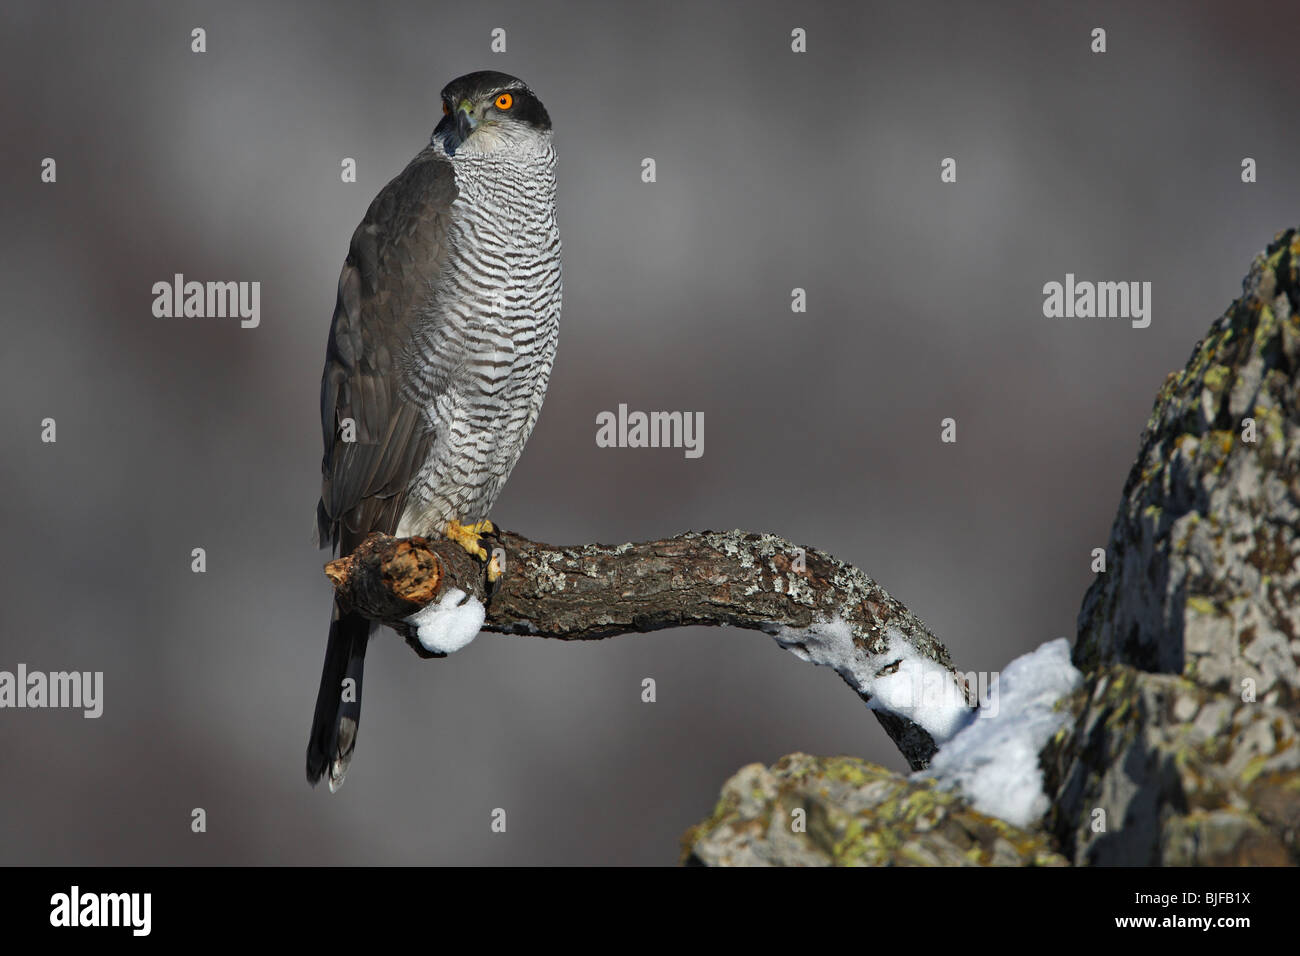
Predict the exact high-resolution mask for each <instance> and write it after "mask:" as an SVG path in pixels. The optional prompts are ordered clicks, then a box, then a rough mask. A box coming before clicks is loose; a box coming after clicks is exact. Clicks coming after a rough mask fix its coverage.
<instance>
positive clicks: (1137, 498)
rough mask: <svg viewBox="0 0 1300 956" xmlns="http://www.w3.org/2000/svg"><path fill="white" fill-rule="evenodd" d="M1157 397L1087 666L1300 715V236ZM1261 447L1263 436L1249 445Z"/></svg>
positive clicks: (1093, 623)
mask: <svg viewBox="0 0 1300 956" xmlns="http://www.w3.org/2000/svg"><path fill="white" fill-rule="evenodd" d="M1242 287H1243V294H1242V296H1241V298H1239V299H1237V300H1236V301H1235V302H1234V303H1233V304H1232V306H1231V307H1230V308H1229V309H1228V311H1227V313H1226V314H1224V315H1223V317H1222V318H1220V319H1218V320H1217V321H1216V322H1215V323H1214V325H1213V326H1212V327H1211V328H1210V331H1209V332H1208V334H1207V335H1206V336H1205V338H1204V339H1203V340H1202V341H1201V342H1199V343H1198V344H1197V346H1196V348H1195V349H1194V350H1193V352H1192V356H1191V359H1190V360H1189V361H1188V363H1187V366H1186V368H1184V369H1183V371H1181V372H1179V373H1176V374H1171V375H1170V376H1169V377H1168V378H1167V379H1166V381H1165V384H1164V387H1163V388H1162V389H1161V390H1160V393H1159V395H1157V397H1156V403H1155V408H1154V410H1153V411H1152V413H1151V417H1150V419H1149V420H1148V422H1147V426H1146V430H1145V432H1144V433H1143V435H1142V440H1141V445H1140V450H1139V453H1138V458H1137V462H1136V463H1135V464H1134V466H1133V469H1132V471H1131V472H1130V473H1129V476H1128V481H1127V482H1126V484H1125V486H1124V494H1123V500H1122V501H1121V503H1120V508H1119V514H1118V515H1117V516H1116V518H1115V522H1114V525H1113V527H1112V529H1111V535H1110V543H1109V545H1108V547H1107V549H1106V550H1107V555H1108V562H1109V567H1108V570H1107V571H1105V572H1104V573H1101V574H1099V575H1098V576H1097V579H1096V581H1095V582H1094V583H1093V585H1092V587H1091V588H1090V589H1089V591H1088V593H1087V595H1086V597H1085V598H1084V602H1083V607H1082V609H1081V610H1080V612H1079V640H1078V643H1077V645H1076V647H1075V663H1076V665H1077V666H1078V667H1079V669H1080V670H1082V671H1083V672H1084V673H1085V674H1087V673H1089V672H1091V671H1094V670H1096V669H1097V668H1098V667H1099V666H1102V665H1105V664H1110V663H1120V664H1129V665H1131V666H1133V667H1136V668H1139V669H1141V670H1145V671H1156V672H1161V673H1166V674H1179V675H1182V676H1184V677H1186V678H1187V679H1188V680H1190V681H1193V682H1195V683H1197V684H1199V685H1200V686H1202V687H1205V688H1207V689H1210V690H1215V691H1220V692H1223V693H1227V694H1230V695H1235V696H1240V695H1241V694H1242V693H1243V692H1246V693H1247V694H1253V695H1254V697H1255V698H1256V699H1257V700H1259V701H1262V702H1264V703H1269V704H1277V705H1280V706H1283V707H1287V708H1289V709H1291V710H1292V712H1293V713H1294V712H1295V711H1296V708H1297V706H1298V705H1300V666H1298V665H1297V659H1298V658H1300V397H1298V392H1300V376H1297V370H1298V369H1300V233H1297V231H1296V230H1294V229H1292V230H1288V231H1287V232H1285V233H1282V234H1280V235H1279V236H1277V237H1276V239H1275V240H1274V241H1273V243H1272V244H1271V245H1270V246H1269V247H1268V248H1267V249H1266V250H1265V251H1264V252H1263V253H1262V254H1261V255H1259V256H1257V257H1256V258H1255V261H1254V263H1253V265H1252V267H1251V270H1250V274H1249V275H1248V276H1247V277H1246V279H1245V280H1244V282H1243V283H1242ZM1252 438H1253V439H1254V440H1253V441H1252V440H1251V439H1252Z"/></svg>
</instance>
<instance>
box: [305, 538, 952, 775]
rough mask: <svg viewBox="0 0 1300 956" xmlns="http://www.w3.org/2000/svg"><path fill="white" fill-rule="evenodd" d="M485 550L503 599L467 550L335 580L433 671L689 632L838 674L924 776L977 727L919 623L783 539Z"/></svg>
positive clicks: (389, 560)
mask: <svg viewBox="0 0 1300 956" xmlns="http://www.w3.org/2000/svg"><path fill="white" fill-rule="evenodd" d="M484 544H485V546H486V547H487V549H488V550H489V551H490V552H491V554H492V556H493V558H494V560H495V562H496V564H497V565H498V566H499V567H501V568H502V570H503V573H502V574H501V576H500V578H499V579H498V580H496V581H495V582H492V583H489V582H488V580H487V570H486V567H485V565H484V564H483V562H482V561H480V560H476V559H475V558H473V557H471V556H470V555H469V554H468V553H466V552H465V551H464V550H463V549H462V548H461V547H460V546H459V545H457V544H455V543H453V542H449V541H443V540H441V539H431V538H430V539H426V538H418V537H415V538H392V537H389V536H388V535H383V534H372V535H371V536H370V537H368V538H367V539H366V540H365V541H364V542H363V543H362V544H361V546H360V547H359V548H357V550H356V551H355V552H353V554H351V555H349V556H348V557H345V558H340V559H338V560H336V561H332V562H330V563H329V564H328V565H327V566H326V568H325V573H326V574H327V575H328V576H329V578H330V580H331V581H332V582H333V583H334V586H335V589H336V591H337V594H338V597H339V599H340V601H341V602H342V603H343V604H344V606H346V607H348V608H351V609H353V610H355V611H357V612H358V613H360V614H362V615H364V616H365V617H367V618H370V619H371V620H375V621H380V622H382V623H384V624H387V625H388V626H389V627H392V628H393V629H394V630H396V631H397V632H398V633H399V634H401V635H402V636H403V637H404V638H405V639H406V641H407V643H408V644H409V645H410V646H411V647H412V648H413V649H414V650H415V651H416V653H417V654H419V655H420V656H422V657H441V656H445V654H446V653H448V652H450V651H454V650H457V649H459V648H460V647H463V646H464V645H465V644H467V643H469V641H470V640H472V639H473V638H474V636H475V635H476V634H477V633H478V632H479V630H480V628H481V629H482V630H485V631H492V632H496V633H500V634H519V635H529V636H534V637H549V638H557V639H559V640H570V641H572V640H599V639H601V638H607V637H614V636H616V635H619V634H631V633H644V632H648V631H657V630H661V629H663V628H670V627H686V626H689V625H701V626H706V627H739V628H747V629H749V630H757V631H763V632H764V633H766V634H769V635H771V636H772V637H773V638H775V639H776V642H777V643H778V644H779V645H780V646H781V647H784V648H785V649H786V650H788V651H790V652H791V653H792V654H794V655H795V656H796V657H798V658H799V659H800V660H803V661H809V662H811V663H814V664H823V665H826V666H828V667H831V668H833V669H834V670H835V671H836V672H837V673H838V674H839V675H840V677H842V678H843V679H844V681H845V683H847V684H848V685H849V686H850V687H852V688H853V689H854V690H855V691H856V692H857V693H858V695H859V696H860V697H861V698H862V699H863V701H865V702H866V704H867V706H868V707H870V708H871V710H872V712H873V713H874V714H875V715H876V718H877V719H878V720H879V721H880V723H881V725H882V726H883V727H884V728H885V731H886V733H888V734H889V736H890V738H891V739H892V740H893V741H894V743H895V744H896V745H897V746H898V748H899V750H900V751H901V752H902V753H903V755H904V756H905V757H906V758H907V761H908V763H909V764H910V765H911V766H912V768H913V769H914V770H919V769H922V768H924V767H925V766H926V765H927V764H928V763H929V760H930V757H931V756H933V754H934V753H935V751H936V749H937V747H938V745H939V744H941V743H942V742H943V741H945V740H947V739H949V738H950V737H951V736H952V735H953V734H955V733H956V732H957V731H958V730H960V729H961V728H962V727H963V726H964V725H965V724H966V723H967V722H968V721H969V719H970V714H971V706H972V704H973V703H974V702H973V700H972V699H971V696H972V695H971V691H970V689H969V682H968V680H967V679H966V678H965V677H963V675H961V674H960V673H958V672H957V671H955V670H954V669H953V666H952V663H951V661H950V660H949V658H948V652H947V650H946V649H945V648H944V646H943V645H942V644H940V643H939V641H938V640H937V639H936V638H935V636H934V635H933V634H931V633H930V631H929V629H928V628H927V627H926V626H925V625H924V624H923V623H922V622H921V621H920V619H918V618H917V617H916V616H915V615H914V614H912V612H911V611H909V610H908V609H907V608H906V607H904V606H903V605H902V604H900V603H899V602H898V601H896V600H895V599H894V598H893V597H891V596H890V595H889V594H888V592H886V591H885V589H884V588H882V587H881V586H880V585H878V584H877V583H876V582H875V581H873V580H872V579H871V578H869V577H868V576H867V575H866V574H864V573H863V572H861V571H860V570H858V569H857V568H855V567H853V566H851V565H848V564H845V563H844V562H842V561H838V560H836V559H835V558H832V557H831V556H829V555H826V554H823V553H821V552H819V551H816V550H813V549H811V548H809V549H804V548H800V547H797V546H795V545H793V544H791V543H790V542H788V541H785V540H783V539H782V538H778V537H776V536H775V535H769V534H761V535H760V534H749V533H746V532H743V531H727V532H714V531H699V532H695V531H691V532H687V533H685V534H679V535H677V536H676V537H672V538H666V539H664V540H661V541H645V542H641V543H637V544H621V545H617V546H611V545H603V544H586V545H577V546H573V547H554V546H552V545H548V544H542V543H540V542H536V541H530V540H528V539H527V538H523V537H520V536H519V535H516V534H512V533H510V532H505V531H497V532H495V533H493V534H491V535H489V536H487V537H486V538H485V539H484Z"/></svg>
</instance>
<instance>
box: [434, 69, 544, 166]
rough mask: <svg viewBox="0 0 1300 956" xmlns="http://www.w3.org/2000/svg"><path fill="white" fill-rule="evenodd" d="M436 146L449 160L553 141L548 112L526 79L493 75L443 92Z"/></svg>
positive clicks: (462, 80) (458, 82) (482, 74)
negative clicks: (471, 154)
mask: <svg viewBox="0 0 1300 956" xmlns="http://www.w3.org/2000/svg"><path fill="white" fill-rule="evenodd" d="M442 114H443V115H442V121H441V122H440V123H438V126H437V128H436V129H434V131H433V141H434V142H440V143H442V148H443V149H444V150H446V152H447V155H448V156H454V155H456V154H457V153H462V154H465V153H490V152H493V151H495V150H500V149H519V148H529V147H532V148H536V147H537V146H539V145H542V144H544V143H546V142H547V141H549V140H550V138H551V118H550V116H548V115H547V113H546V107H545V106H543V105H542V101H541V100H539V99H538V98H537V95H536V94H535V93H533V91H532V90H530V89H529V88H528V86H527V84H525V83H524V81H523V80H520V79H517V78H516V77H513V76H510V75H509V74H507V73H497V72H496V71H495V70H481V71H479V72H478V73H467V74H465V75H464V76H462V77H458V78H457V79H454V80H452V81H451V82H450V83H448V84H447V85H446V86H444V87H443V88H442Z"/></svg>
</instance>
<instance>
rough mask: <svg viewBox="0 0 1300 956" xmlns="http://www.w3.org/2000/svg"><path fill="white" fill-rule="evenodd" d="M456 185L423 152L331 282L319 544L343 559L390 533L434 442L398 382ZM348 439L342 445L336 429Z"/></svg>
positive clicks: (379, 201) (439, 255) (440, 256)
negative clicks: (346, 427)
mask: <svg viewBox="0 0 1300 956" xmlns="http://www.w3.org/2000/svg"><path fill="white" fill-rule="evenodd" d="M455 198H456V180H455V175H454V173H453V171H452V167H451V163H450V162H449V161H448V160H447V159H446V157H445V156H443V155H441V154H440V153H437V152H435V151H434V150H433V149H425V150H424V151H423V152H421V153H420V154H419V155H418V156H416V157H415V159H414V160H412V161H411V163H410V165H408V166H407V167H406V169H405V170H403V171H402V172H401V173H400V174H399V175H398V176H397V177H396V178H395V179H393V181H392V182H390V183H389V184H388V185H387V186H385V187H384V188H383V190H382V191H381V192H380V193H379V195H378V196H376V197H375V201H374V202H372V203H371V204H370V209H369V210H368V211H367V212H366V217H365V219H363V220H362V221H361V225H360V226H358V227H357V230H356V232H355V233H354V234H353V236H352V244H351V246H350V247H349V250H348V257H347V261H346V262H345V263H344V265H343V271H342V273H341V274H340V275H339V291H338V301H337V304H336V305H335V307H334V320H333V323H332V325H331V327H330V337H329V346H328V348H327V349H326V352H325V371H324V373H323V375H322V376H321V427H322V430H323V432H324V438H325V455H324V458H323V459H322V460H321V476H322V480H321V497H320V503H319V504H318V505H317V508H316V525H317V534H318V536H319V539H320V543H321V546H322V547H324V546H332V545H335V544H337V545H339V547H340V553H341V554H347V553H349V552H350V551H352V550H353V548H355V547H356V545H357V544H359V543H360V542H361V541H362V540H363V539H364V538H365V536H366V535H367V534H369V533H371V532H372V531H383V532H386V533H389V534H391V533H393V531H395V530H396V528H397V522H398V519H399V518H400V517H401V513H402V507H403V505H404V503H405V499H406V490H407V486H408V484H409V483H410V481H411V478H412V476H413V475H415V473H416V472H417V471H418V470H419V468H420V465H421V464H422V463H423V462H424V460H425V458H426V457H427V456H428V453H429V448H430V446H431V444H432V442H433V439H434V436H433V434H432V432H431V431H429V429H428V426H427V423H426V421H425V419H424V417H423V416H422V414H421V412H420V410H419V409H418V408H416V407H415V406H414V405H411V404H409V403H408V402H406V401H404V400H403V397H402V390H401V383H400V379H399V376H400V374H401V372H400V363H401V360H402V357H403V353H404V351H405V349H406V347H407V346H408V344H409V343H410V341H411V336H412V324H413V320H414V318H415V315H416V314H418V312H419V311H420V310H421V309H422V308H423V307H424V306H425V305H426V304H427V300H428V299H429V297H430V295H431V294H432V292H433V290H434V289H435V287H436V285H437V283H438V279H439V276H440V274H441V272H442V268H443V265H444V263H445V261H446V258H447V243H448V232H449V223H450V215H451V204H452V202H453V201H454V200H455ZM345 419H351V420H352V422H354V423H355V429H356V435H355V437H356V440H355V441H353V442H346V441H344V440H343V431H342V427H341V426H342V423H343V422H344V420H345Z"/></svg>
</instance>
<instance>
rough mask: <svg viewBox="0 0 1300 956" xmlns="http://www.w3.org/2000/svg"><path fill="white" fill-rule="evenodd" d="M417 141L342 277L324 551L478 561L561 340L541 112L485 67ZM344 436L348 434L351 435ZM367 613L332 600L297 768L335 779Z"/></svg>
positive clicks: (330, 368) (533, 100)
mask: <svg viewBox="0 0 1300 956" xmlns="http://www.w3.org/2000/svg"><path fill="white" fill-rule="evenodd" d="M442 110H443V117H442V120H441V122H439V123H438V125H437V128H436V129H435V130H434V131H433V137H432V139H431V141H430V143H429V145H428V146H427V147H426V148H425V149H423V150H421V151H420V153H419V154H418V155H417V156H416V157H415V158H414V159H413V160H412V161H411V163H410V165H408V166H407V167H406V169H405V170H403V171H402V173H401V174H400V175H398V176H397V178H396V179H394V180H393V181H392V182H390V183H389V184H388V185H387V186H385V187H384V188H383V190H381V191H380V193H379V195H378V196H376V197H375V200H374V202H372V203H371V204H370V208H369V210H368V211H367V212H366V217H365V219H364V220H362V222H361V225H360V226H358V227H357V230H356V232H355V233H354V234H353V236H352V244H351V246H350V247H349V250H348V257H347V260H346V261H345V263H344V265H343V272H342V274H341V275H340V276H339V288H338V302H337V304H336V305H335V307H334V320H333V323H332V325H331V327H330V336H329V345H328V348H327V350H326V353H325V372H324V374H323V376H322V378H321V424H322V426H323V430H324V437H325V456H324V459H323V461H322V463H321V471H322V474H323V480H322V488H321V498H320V503H319V505H318V506H317V509H316V514H317V529H318V534H319V537H320V542H321V546H322V547H326V546H328V547H337V548H338V553H339V554H340V555H346V554H349V553H351V552H352V550H353V549H355V548H356V546H357V545H358V544H360V543H361V541H362V540H363V539H364V538H365V537H366V535H368V534H370V533H371V532H374V531H382V532H385V533H388V534H395V535H397V536H399V537H404V536H408V535H443V536H446V537H450V538H453V539H455V540H458V541H460V542H461V544H462V545H464V546H465V547H466V548H468V549H469V550H471V551H473V552H475V553H477V554H479V556H480V557H483V558H486V553H485V551H484V549H483V548H482V546H481V544H480V542H479V535H480V534H481V533H483V532H486V531H491V530H492V528H491V525H490V523H488V522H487V520H486V519H487V515H488V511H489V509H491V507H492V505H493V504H494V503H495V502H496V500H497V496H498V495H499V494H500V493H501V488H502V486H503V485H504V484H505V481H506V478H507V477H508V476H509V474H510V471H511V469H512V468H513V467H514V465H515V462H516V461H518V460H519V455H520V453H521V452H522V451H523V448H524V443H525V442H526V441H527V440H528V436H529V434H530V433H531V432H532V430H533V425H534V423H535V422H536V421H537V414H538V412H539V411H540V410H541V407H542V399H543V398H544V397H545V395H546V385H547V382H548V380H549V378H550V373H551V364H552V361H553V359H554V357H555V346H556V341H557V338H558V335H559V320H560V234H559V231H558V229H557V227H556V221H555V150H554V148H553V147H552V143H551V121H550V117H549V116H548V115H547V112H546V108H545V107H543V106H542V104H541V101H540V100H538V98H537V96H536V95H535V94H534V93H533V92H532V90H530V89H529V88H528V87H527V86H526V85H525V84H524V83H523V82H521V81H520V80H518V79H516V78H515V77H513V76H507V75H506V74H504V73H496V72H491V71H484V72H479V73H470V74H469V75H467V76H462V77H460V78H459V79H457V80H453V81H452V82H451V83H449V84H447V86H446V87H445V88H444V89H443V91H442ZM349 439H351V440H349ZM374 630H375V626H374V625H373V624H371V623H370V622H369V621H367V620H366V619H365V618H363V617H361V616H359V615H357V614H355V613H351V612H347V611H344V610H342V609H340V608H339V607H338V605H337V604H336V605H335V608H334V616H333V619H332V621H331V623H330V634H329V644H328V646H327V647H326V650H325V666H324V670H323V672H322V674H321V682H320V691H319V693H318V695H317V698H316V714H315V719H314V720H313V723H312V729H311V739H310V741H309V742H308V745H307V779H308V780H309V781H310V782H311V783H312V784H315V783H316V782H317V781H318V780H320V778H321V776H322V775H323V774H324V773H325V772H326V770H328V771H329V785H330V789H331V790H334V789H336V788H337V787H338V786H339V784H341V783H342V782H343V776H344V774H345V773H346V772H347V768H348V762H349V761H350V759H351V757H352V750H353V747H354V746H355V744H356V738H357V725H358V720H359V719H360V709H361V676H362V665H363V663H364V661H365V653H366V644H367V642H368V641H369V639H370V636H371V634H372V633H373V632H374Z"/></svg>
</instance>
